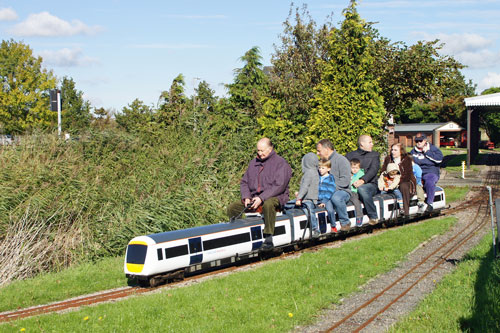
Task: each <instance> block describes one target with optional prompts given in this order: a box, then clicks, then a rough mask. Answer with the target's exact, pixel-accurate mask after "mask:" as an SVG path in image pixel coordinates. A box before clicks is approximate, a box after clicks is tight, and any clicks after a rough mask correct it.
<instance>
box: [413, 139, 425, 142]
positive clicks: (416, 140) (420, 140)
mask: <svg viewBox="0 0 500 333" xmlns="http://www.w3.org/2000/svg"><path fill="white" fill-rule="evenodd" d="M422 141H424V140H423V139H415V142H422Z"/></svg>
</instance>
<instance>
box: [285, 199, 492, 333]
mask: <svg viewBox="0 0 500 333" xmlns="http://www.w3.org/2000/svg"><path fill="white" fill-rule="evenodd" d="M473 195H474V193H469V194H468V198H470V197H472V196H473ZM468 198H466V200H467V199H468ZM454 206H456V204H455V205H454ZM484 210H485V211H486V208H485V209H484ZM475 212H476V209H475V208H472V209H469V210H466V211H461V212H458V213H456V214H454V215H452V216H455V217H457V220H458V221H457V223H456V225H455V226H454V227H453V228H452V230H450V231H449V232H447V233H446V234H444V235H441V236H435V237H434V238H432V239H431V240H429V241H428V242H426V243H424V244H421V245H420V246H419V247H418V248H417V249H415V250H414V251H413V252H412V253H410V254H409V256H408V259H407V260H406V261H405V262H402V263H400V264H399V266H398V267H397V268H395V269H393V270H392V271H390V272H388V273H386V274H383V275H380V276H377V277H376V278H375V279H373V280H371V281H369V282H368V283H367V284H365V285H364V286H363V287H362V288H361V290H360V291H359V292H358V293H356V294H354V295H351V296H350V297H348V298H346V299H343V300H342V301H341V304H340V305H334V306H333V307H332V308H330V309H326V310H324V311H323V312H322V313H321V314H319V316H318V318H317V321H316V323H315V324H313V325H310V326H305V327H297V328H295V329H294V332H319V331H326V330H328V329H329V328H330V327H332V325H334V324H335V323H336V322H338V321H340V320H341V319H342V318H344V317H345V316H346V315H348V314H350V313H351V312H352V311H353V310H355V309H356V308H358V307H359V306H360V305H362V304H364V303H365V302H367V301H368V300H370V299H371V298H372V297H373V296H374V295H376V294H378V293H379V292H381V291H382V290H384V289H385V288H387V287H388V286H389V285H390V284H392V283H393V282H394V281H396V280H397V279H398V278H399V277H400V276H402V275H403V274H404V273H406V272H407V271H408V270H410V269H411V267H413V266H414V265H415V264H416V263H419V262H420V261H421V260H422V259H423V258H425V257H426V256H428V255H429V254H431V253H432V252H433V251H434V250H435V249H437V248H438V247H439V246H441V245H442V244H443V243H444V242H446V241H447V240H448V239H450V238H451V237H453V236H454V235H455V234H456V233H457V232H458V231H459V230H462V229H463V228H464V227H466V226H467V225H471V223H475V221H473V222H471V221H472V220H473V218H474V216H475ZM481 216H484V214H481V215H480V217H481ZM488 218H489V217H488ZM477 222H479V221H477ZM420 223H424V222H420ZM427 223H428V222H427ZM471 229H472V225H471ZM489 231H490V229H489V223H487V224H486V225H485V226H484V227H483V228H481V230H480V231H479V232H478V233H477V234H476V235H475V236H474V237H473V238H472V239H471V240H470V241H468V242H467V243H466V244H465V245H464V246H462V247H461V248H460V249H458V250H457V251H455V252H454V253H453V254H452V255H451V257H450V258H449V259H450V260H448V261H446V262H444V263H443V264H442V265H440V266H439V267H438V268H437V269H436V270H434V271H433V272H432V273H430V274H429V275H427V277H425V278H424V279H423V280H421V281H420V282H418V283H417V284H416V285H415V286H414V287H413V288H412V289H411V290H410V291H409V292H408V293H407V294H406V295H405V296H403V297H402V298H400V299H399V300H398V301H397V302H396V303H394V304H393V305H392V306H390V307H389V308H388V309H387V311H385V312H384V313H382V314H380V315H379V316H378V317H377V318H376V319H375V320H373V321H372V322H371V323H370V324H369V325H368V326H366V327H365V328H364V329H363V330H362V331H363V332H384V331H386V330H387V329H388V328H389V327H390V326H391V325H393V324H394V323H396V322H397V321H398V320H399V319H400V318H401V317H402V316H404V315H406V314H408V313H410V312H411V311H412V310H413V309H414V308H415V307H416V305H417V304H418V303H419V302H420V301H421V300H422V299H423V298H424V297H425V296H426V295H427V294H429V293H430V292H432V291H433V290H434V288H435V286H436V284H437V283H439V281H441V279H442V278H443V277H444V276H445V275H446V274H449V273H450V272H452V271H453V270H454V268H455V264H456V262H457V261H460V260H461V259H462V258H463V256H464V255H465V254H466V253H467V252H468V251H469V250H470V249H471V248H472V247H474V246H475V245H476V244H477V243H478V242H479V241H480V239H481V238H482V237H483V236H484V235H485V234H486V233H488V232H489ZM439 259H440V258H439V255H438V254H436V255H434V256H432V257H431V260H429V263H428V264H425V265H423V266H421V267H419V268H417V269H416V270H415V271H414V272H413V273H411V274H409V275H408V277H407V278H405V279H403V280H401V282H400V283H398V284H397V285H396V286H395V287H394V288H391V289H390V290H389V291H388V292H387V293H386V294H387V295H383V296H382V297H381V298H380V299H378V300H376V301H374V302H373V303H371V304H370V305H368V306H367V307H365V308H364V309H362V310H361V311H359V312H358V313H357V314H356V315H354V316H353V317H352V318H350V319H349V320H347V321H346V323H344V324H343V325H341V326H339V327H338V328H336V329H335V330H334V331H335V332H351V331H353V330H355V329H356V328H357V327H358V326H359V324H360V323H363V322H364V321H366V320H367V319H368V318H370V317H372V316H373V315H374V314H376V313H377V312H378V311H380V310H381V309H382V308H383V307H385V306H386V305H387V304H388V302H390V299H389V300H388V299H387V298H388V297H391V296H392V297H394V295H397V294H399V293H401V292H402V291H405V290H407V289H408V287H409V286H410V285H412V284H413V283H414V281H415V280H417V279H418V278H419V277H420V276H421V275H422V273H423V272H425V271H427V270H426V268H428V267H432V266H434V265H435V264H436V262H437V261H438V260H439ZM419 273H420V274H419Z"/></svg>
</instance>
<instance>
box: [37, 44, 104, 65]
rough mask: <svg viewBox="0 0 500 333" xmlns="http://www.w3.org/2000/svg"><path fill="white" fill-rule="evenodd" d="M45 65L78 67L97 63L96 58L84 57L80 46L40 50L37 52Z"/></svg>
mask: <svg viewBox="0 0 500 333" xmlns="http://www.w3.org/2000/svg"><path fill="white" fill-rule="evenodd" d="M38 54H39V55H40V56H41V57H42V58H43V62H44V64H46V65H51V66H57V67H78V66H88V65H93V64H97V63H99V60H98V59H96V58H91V57H86V56H84V55H83V51H82V49H80V48H73V49H68V48H64V49H61V50H57V51H47V50H46V51H40V52H39V53H38Z"/></svg>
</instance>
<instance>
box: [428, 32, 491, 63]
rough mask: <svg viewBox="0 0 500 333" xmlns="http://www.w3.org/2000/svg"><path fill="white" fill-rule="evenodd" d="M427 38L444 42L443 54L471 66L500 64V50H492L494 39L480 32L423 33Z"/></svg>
mask: <svg viewBox="0 0 500 333" xmlns="http://www.w3.org/2000/svg"><path fill="white" fill-rule="evenodd" d="M422 35H423V37H424V39H425V40H434V39H439V40H440V42H441V43H444V46H443V48H442V49H441V51H440V53H441V54H446V55H451V56H453V57H454V58H455V59H457V60H458V61H459V62H461V63H462V64H464V65H466V66H468V67H469V68H489V67H494V66H496V65H499V64H500V52H498V51H492V48H493V47H494V46H495V45H494V44H495V43H494V41H493V40H491V39H488V38H485V37H483V36H481V35H478V34H473V33H463V34H443V33H441V34H434V35H430V34H422Z"/></svg>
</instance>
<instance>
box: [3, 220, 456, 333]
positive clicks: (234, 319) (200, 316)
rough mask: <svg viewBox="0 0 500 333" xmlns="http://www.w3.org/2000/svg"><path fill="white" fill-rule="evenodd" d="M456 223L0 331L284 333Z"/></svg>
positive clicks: (398, 232) (395, 232) (399, 232)
mask: <svg viewBox="0 0 500 333" xmlns="http://www.w3.org/2000/svg"><path fill="white" fill-rule="evenodd" d="M454 221H455V220H454V219H453V218H444V219H432V220H427V221H425V222H423V223H419V224H410V225H406V226H404V227H401V228H396V229H390V230H387V231H386V232H384V233H381V234H378V235H374V236H373V237H368V238H364V239H361V240H356V241H352V242H347V243H344V244H343V245H342V246H341V247H340V248H331V249H324V250H322V251H318V252H314V253H311V252H308V253H304V254H302V255H301V256H300V257H299V258H296V259H291V260H283V261H277V262H272V263H271V262H269V263H266V264H264V265H262V266H260V267H258V268H256V269H252V270H248V271H242V272H238V273H235V274H231V275H229V276H225V277H221V278H215V279H212V280H209V281H205V282H203V283H199V284H196V285H192V286H189V287H184V288H179V289H174V290H165V291H163V292H161V293H157V294H154V295H148V296H140V297H133V298H129V299H127V300H124V301H120V302H116V303H112V304H101V305H98V306H93V307H83V308H81V309H80V310H79V311H75V312H71V313H66V314H50V315H44V316H39V317H35V318H29V319H26V320H21V321H16V322H12V323H6V324H3V325H0V331H5V332H12V331H19V330H20V329H22V328H24V329H25V330H26V331H41V330H42V331H57V332H60V331H101V332H104V331H137V330H148V331H181V330H182V331H189V332H192V331H195V332H225V331H242V332H250V331H255V330H258V331H276V332H278V331H279V332H282V331H288V330H290V329H292V328H293V327H294V326H295V325H298V324H306V323H310V322H312V321H314V319H315V316H316V315H317V313H318V311H319V310H321V309H323V308H327V307H330V306H331V304H332V303H339V302H340V300H341V299H342V298H343V297H345V296H347V295H349V294H351V293H352V292H355V291H356V290H358V288H359V287H360V286H361V285H363V284H365V283H366V282H367V281H368V280H369V279H371V278H374V277H375V276H377V275H378V274H380V273H383V272H386V271H388V270H390V269H392V268H393V267H395V266H396V265H397V263H398V262H399V261H401V260H404V258H405V256H406V255H407V254H408V253H409V252H411V251H412V250H414V249H415V247H417V246H418V245H419V244H421V243H422V242H423V241H425V240H427V239H429V238H430V237H432V236H433V235H436V234H439V233H443V232H445V231H446V230H448V229H449V228H450V226H451V225H453V224H454ZM2 294H3V293H2Z"/></svg>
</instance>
